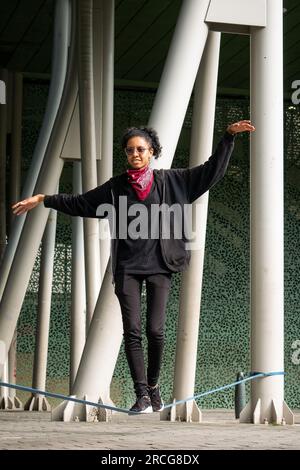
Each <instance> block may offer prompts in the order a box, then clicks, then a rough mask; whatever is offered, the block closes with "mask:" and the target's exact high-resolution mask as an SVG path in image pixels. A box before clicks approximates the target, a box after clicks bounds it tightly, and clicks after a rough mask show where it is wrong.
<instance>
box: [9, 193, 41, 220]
mask: <svg viewBox="0 0 300 470" xmlns="http://www.w3.org/2000/svg"><path fill="white" fill-rule="evenodd" d="M44 198H45V196H44V194H37V195H36V196H32V197H28V198H27V199H24V200H23V201H19V202H17V203H16V204H14V205H13V206H12V210H13V213H14V214H15V215H22V214H25V212H27V211H30V210H31V209H33V208H34V207H36V206H38V205H39V204H40V202H43V200H44Z"/></svg>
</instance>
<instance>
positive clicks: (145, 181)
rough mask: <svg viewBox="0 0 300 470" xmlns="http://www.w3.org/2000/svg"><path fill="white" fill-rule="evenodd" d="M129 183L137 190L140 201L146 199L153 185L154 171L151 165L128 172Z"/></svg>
mask: <svg viewBox="0 0 300 470" xmlns="http://www.w3.org/2000/svg"><path fill="white" fill-rule="evenodd" d="M127 177H128V182H129V183H130V184H131V186H132V187H133V189H134V190H135V192H136V194H137V197H138V198H139V199H140V201H143V200H144V199H146V197H147V196H148V194H149V193H150V189H151V186H152V183H153V178H154V176H153V170H152V169H151V168H150V167H149V165H147V166H144V167H143V168H140V169H139V170H134V169H133V170H127Z"/></svg>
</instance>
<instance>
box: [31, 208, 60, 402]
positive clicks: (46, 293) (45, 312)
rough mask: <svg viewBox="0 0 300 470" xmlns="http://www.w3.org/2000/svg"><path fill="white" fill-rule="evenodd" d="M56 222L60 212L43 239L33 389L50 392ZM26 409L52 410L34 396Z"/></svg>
mask: <svg viewBox="0 0 300 470" xmlns="http://www.w3.org/2000/svg"><path fill="white" fill-rule="evenodd" d="M56 220H57V212H56V211H55V210H53V209H51V210H50V213H49V217H48V221H47V225H46V228H45V233H44V235H43V239H42V253H41V265H40V278H39V295H38V313H37V327H36V342H35V352H34V362H33V379H32V387H33V388H37V389H39V390H45V389H46V378H47V358H48V342H49V327H50V314H51V298H52V280H53V263H54V252H55V236H56ZM24 409H25V410H28V411H50V410H51V406H50V404H49V402H48V400H47V398H46V397H45V396H44V395H40V394H37V393H33V394H32V396H31V397H30V398H29V400H27V402H26V404H25V406H24Z"/></svg>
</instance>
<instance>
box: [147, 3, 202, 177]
mask: <svg viewBox="0 0 300 470" xmlns="http://www.w3.org/2000/svg"><path fill="white" fill-rule="evenodd" d="M209 3H210V0H198V1H196V2H195V0H185V1H184V2H182V7H181V10H180V13H179V17H178V21H177V24H176V28H175V31H174V35H173V39H172V43H171V46H170V49H169V52H168V57H167V59H166V63H165V66H164V70H163V73H162V77H161V81H160V84H159V88H158V90H157V94H156V97H155V101H154V105H153V109H152V112H151V116H150V120H149V126H152V127H154V128H155V129H156V130H157V132H158V135H159V138H160V141H161V144H162V147H163V155H162V157H161V158H159V159H158V160H154V159H153V161H152V166H153V168H170V167H171V164H172V160H173V157H174V152H175V149H176V146H177V142H178V139H179V136H180V132H181V128H182V124H183V121H184V118H185V114H186V110H187V107H188V104H189V100H190V97H191V94H192V90H193V86H194V83H195V80H196V75H197V71H198V68H199V64H200V60H201V56H202V52H203V49H204V46H205V42H206V39H207V35H208V26H207V25H206V23H204V19H205V16H206V12H207V9H208V6H209Z"/></svg>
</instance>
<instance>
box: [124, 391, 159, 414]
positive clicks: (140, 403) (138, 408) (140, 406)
mask: <svg viewBox="0 0 300 470" xmlns="http://www.w3.org/2000/svg"><path fill="white" fill-rule="evenodd" d="M129 411H130V412H133V413H152V411H153V410H152V406H151V400H150V397H149V396H147V395H144V396H142V397H139V398H137V400H136V402H135V404H134V405H133V406H132V407H131V408H130V410H129Z"/></svg>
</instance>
